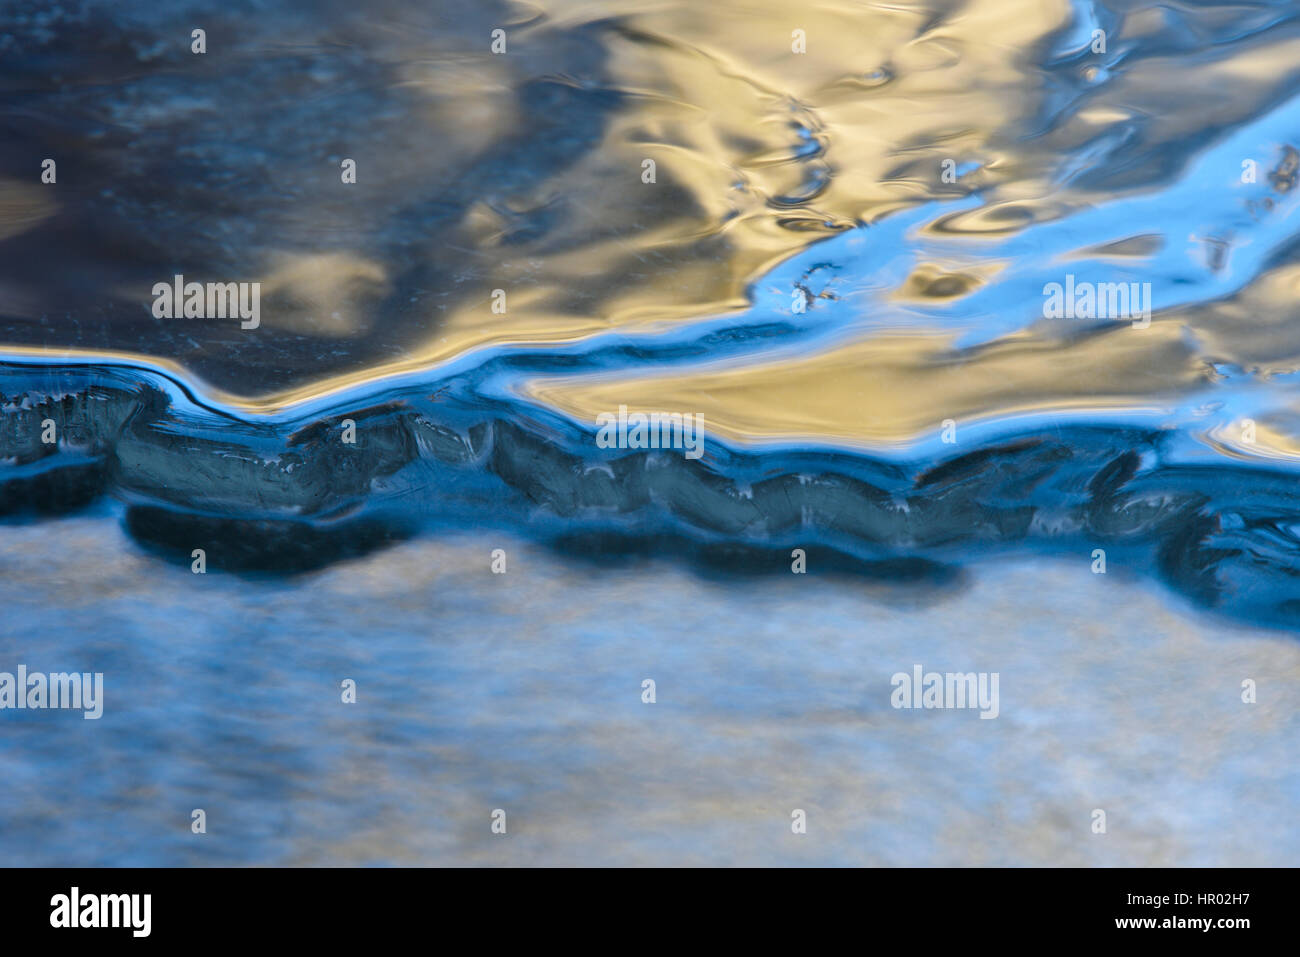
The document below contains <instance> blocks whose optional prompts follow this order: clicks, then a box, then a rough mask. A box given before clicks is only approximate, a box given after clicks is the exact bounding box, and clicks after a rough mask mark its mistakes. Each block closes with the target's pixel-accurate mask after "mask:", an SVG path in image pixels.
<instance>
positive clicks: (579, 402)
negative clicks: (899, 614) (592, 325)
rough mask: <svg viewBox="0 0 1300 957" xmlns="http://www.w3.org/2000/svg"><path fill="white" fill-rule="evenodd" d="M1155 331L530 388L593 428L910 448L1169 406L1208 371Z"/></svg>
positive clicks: (901, 341) (906, 348)
mask: <svg viewBox="0 0 1300 957" xmlns="http://www.w3.org/2000/svg"><path fill="white" fill-rule="evenodd" d="M1144 333H1147V334H1143V335H1135V334H1134V330H1130V329H1129V328H1127V327H1125V328H1116V329H1114V330H1108V331H1106V332H1104V333H1101V334H1095V335H1088V336H1084V337H1080V338H1077V339H1075V340H1073V341H1051V340H1046V339H1041V338H1036V337H1033V336H1030V335H1025V334H1018V335H1013V336H1008V337H1006V338H1004V339H1002V340H1001V341H998V342H995V343H992V344H990V345H988V346H986V347H984V348H981V349H977V350H973V351H971V352H969V353H963V352H961V351H958V350H954V349H953V348H952V342H951V340H950V339H949V338H948V337H946V336H942V335H938V334H934V335H913V334H887V335H880V336H875V337H873V338H871V339H867V340H864V341H859V342H855V343H853V344H851V345H847V346H842V347H840V348H838V349H835V350H833V351H829V352H824V353H821V354H818V355H814V356H808V357H799V358H796V359H791V360H788V361H786V362H780V363H773V364H770V365H763V366H749V367H742V368H736V369H727V370H720V371H714V372H705V373H699V374H696V375H687V376H675V377H664V378H652V379H635V380H628V379H615V380H609V381H598V382H589V381H584V380H580V379H576V378H568V379H563V378H561V379H547V380H537V381H535V382H533V383H532V384H531V386H530V389H529V392H530V394H531V395H532V397H534V398H536V399H538V400H540V401H543V402H546V403H549V404H551V405H553V406H555V407H557V408H559V409H561V410H563V411H564V412H566V413H568V414H570V415H572V416H573V417H575V418H577V419H580V420H583V421H588V422H594V421H595V418H596V416H597V415H598V414H599V413H601V412H605V411H609V410H611V409H617V408H618V406H619V404H620V403H623V404H626V405H627V406H628V407H629V408H630V409H646V410H655V409H664V410H674V409H675V410H690V411H694V412H700V413H703V415H704V418H705V421H706V422H707V423H708V430H709V431H710V432H711V433H716V434H719V435H723V436H726V437H727V438H729V439H732V440H737V441H741V442H754V441H758V440H776V439H785V440H790V439H797V438H801V437H802V438H813V439H815V440H822V441H829V442H835V443H852V444H866V445H871V446H901V445H906V444H908V443H909V441H910V440H912V439H914V438H916V437H918V436H922V435H926V434H930V433H934V432H937V431H938V430H939V429H940V426H941V419H942V418H952V419H954V420H960V421H963V422H971V421H975V420H978V419H981V418H984V417H987V416H992V415H1019V414H1024V413H1029V412H1053V411H1055V412H1068V411H1070V410H1078V409H1114V410H1121V409H1127V410H1132V411H1138V410H1149V409H1151V408H1152V407H1155V408H1157V409H1158V408H1160V407H1161V404H1162V402H1163V403H1165V404H1169V403H1171V401H1172V400H1173V399H1175V398H1176V397H1177V396H1179V395H1180V394H1184V393H1187V392H1190V391H1191V390H1193V389H1195V388H1197V387H1199V386H1201V385H1203V384H1205V382H1206V381H1207V378H1208V377H1207V370H1206V369H1205V367H1204V366H1203V364H1202V363H1200V362H1199V361H1198V360H1197V359H1196V358H1195V357H1194V356H1193V355H1192V354H1191V353H1190V351H1189V350H1188V348H1187V345H1186V343H1185V342H1184V340H1183V339H1182V336H1181V335H1180V331H1179V329H1178V327H1177V326H1176V325H1175V324H1173V323H1161V324H1159V325H1152V327H1151V328H1150V329H1148V330H1144ZM940 412H942V415H939V413H940ZM936 415H939V417H936Z"/></svg>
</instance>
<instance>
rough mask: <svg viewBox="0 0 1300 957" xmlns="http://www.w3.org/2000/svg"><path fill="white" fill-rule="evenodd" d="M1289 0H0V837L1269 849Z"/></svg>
mask: <svg viewBox="0 0 1300 957" xmlns="http://www.w3.org/2000/svg"><path fill="white" fill-rule="evenodd" d="M1296 13H1297V11H1296V10H1295V9H1294V5H1293V4H1284V3H1253V4H1227V5H1223V6H1219V7H1213V8H1209V7H1202V6H1199V5H1195V4H1187V5H1169V4H1164V5H1143V4H1141V3H1115V4H1092V3H1087V4H1084V3H1076V4H1069V3H1065V2H1060V3H1042V2H1038V0H1035V2H1033V3H1028V2H1027V3H1023V4H1022V3H1017V2H1010V0H997V2H995V0H987V2H974V3H968V4H948V3H929V4H918V5H914V6H908V5H897V6H894V7H890V8H888V9H884V8H879V9H878V8H874V7H871V8H866V7H860V6H858V5H844V6H838V5H830V6H826V7H823V8H818V9H817V10H815V11H797V12H793V11H790V10H787V9H786V8H785V7H784V6H783V5H781V4H757V5H755V4H749V5H747V6H745V7H743V8H740V7H736V8H732V7H731V6H730V5H728V4H719V5H717V6H716V7H714V6H710V7H708V8H706V9H700V10H697V9H694V8H693V7H692V6H690V5H688V4H668V5H663V6H658V7H654V8H652V9H651V8H646V9H641V8H638V7H637V6H635V5H624V4H618V3H577V2H556V3H543V4H540V5H537V6H535V7H528V8H524V7H515V6H510V5H499V4H495V3H474V4H468V3H466V4H456V3H429V4H409V3H407V4H399V3H388V2H383V3H379V4H378V5H370V6H368V7H367V8H366V9H365V10H354V9H352V8H351V7H350V5H348V4H345V3H342V2H339V3H326V4H311V5H303V4H297V3H288V2H265V3H263V2H248V3H236V4H233V5H224V6H221V7H216V6H209V5H205V4H201V3H181V4H173V5H169V7H168V9H167V10H166V11H161V12H160V11H157V10H155V9H153V8H152V7H151V5H147V4H134V3H100V2H94V0H87V2H83V3H76V4H73V3H69V4H49V3H45V4H25V3H15V4H11V5H9V7H7V8H6V10H5V11H4V12H2V13H0V54H3V63H4V70H3V73H0V122H3V126H4V130H5V136H4V137H3V138H0V248H3V251H4V253H5V255H4V256H0V514H3V516H4V525H3V527H2V528H0V569H3V582H2V584H0V600H3V602H4V607H5V608H6V609H8V610H9V614H8V615H6V621H5V623H4V624H3V626H0V671H4V670H6V669H9V670H12V668H13V667H16V665H17V664H19V663H23V664H26V665H27V666H28V667H29V668H30V669H33V670H46V671H60V670H77V671H102V672H103V673H104V675H105V685H106V689H107V691H106V702H107V703H106V711H105V716H104V718H102V719H101V720H99V721H83V720H82V719H81V717H80V715H78V714H67V713H58V712H52V711H9V710H6V711H3V712H0V721H3V727H0V757H2V759H3V762H4V767H5V768H6V774H7V778H8V780H9V781H10V782H12V787H11V788H10V789H8V791H7V796H5V797H0V854H3V856H4V860H5V861H6V862H7V863H88V864H97V865H116V864H132V863H164V864H181V863H204V862H207V863H231V864H252V863H267V864H278V863H295V862H299V863H493V864H496V863H519V864H548V863H580V862H590V863H609V864H621V863H656V864H659V863H796V862H798V863H878V864H908V863H922V864H943V863H956V864H970V863H997V864H1021V863H1068V862H1074V863H1085V864H1111V863H1128V864H1156V863H1189V864H1223V863H1251V864H1256V863H1268V864H1271V863H1282V862H1285V861H1287V860H1288V859H1289V858H1290V857H1293V856H1294V854H1293V852H1294V850H1295V848H1296V846H1297V838H1298V837H1300V835H1297V834H1296V832H1295V829H1294V828H1290V829H1288V828H1286V827H1283V828H1282V830H1281V831H1280V832H1277V831H1269V832H1267V833H1266V832H1265V830H1264V827H1265V823H1264V822H1266V821H1277V820H1290V819H1291V818H1293V817H1294V815H1292V814H1291V813H1290V811H1291V809H1292V808H1293V807H1294V803H1295V798H1296V796H1297V793H1298V792H1297V782H1296V780H1295V775H1294V773H1293V771H1292V770H1291V769H1292V768H1293V767H1294V766H1295V761H1294V758H1295V756H1296V755H1295V750H1294V745H1293V743H1292V742H1294V741H1295V740H1296V736H1295V734H1294V732H1295V731H1296V730H1297V729H1296V728H1295V726H1294V725H1295V717H1294V716H1295V714H1296V705H1297V704H1298V703H1300V700H1298V699H1297V685H1296V677H1297V675H1298V672H1297V667H1298V666H1300V661H1298V660H1297V657H1296V656H1297V651H1296V646H1295V644H1294V638H1293V635H1292V632H1293V631H1294V630H1295V628H1296V625H1297V622H1298V621H1300V618H1297V615H1298V614H1300V585H1298V584H1297V583H1298V582H1300V537H1298V536H1300V498H1298V497H1297V495H1296V492H1295V491H1294V489H1295V487H1296V483H1295V477H1296V472H1297V464H1298V463H1300V458H1298V457H1297V456H1298V454H1300V444H1298V443H1297V441H1296V438H1295V437H1296V435H1297V434H1298V431H1297V430H1298V429H1300V415H1298V414H1297V409H1296V407H1295V392H1294V388H1293V385H1294V381H1295V380H1294V376H1295V372H1296V369H1297V367H1298V366H1297V362H1298V361H1300V338H1297V337H1296V335H1295V332H1294V330H1295V329H1296V328H1297V327H1296V324H1295V323H1294V321H1293V313H1294V293H1293V290H1294V289H1295V288H1297V286H1296V284H1297V282H1298V281H1300V273H1297V259H1296V245H1295V243H1294V231H1295V223H1296V205H1297V193H1296V191H1295V189H1294V186H1295V182H1296V178H1297V175H1300V152H1297V145H1296V144H1298V143H1300V109H1298V108H1297V100H1296V96H1295V91H1296V89H1297V87H1296V82H1295V81H1296V78H1297V77H1296V70H1297V68H1296V67H1295V66H1294V65H1293V64H1294V63H1295V62H1297V61H1296V58H1295V56H1294V53H1293V49H1294V47H1295V44H1296V43H1297V42H1300V21H1297V16H1296ZM196 28H202V29H203V30H204V31H205V34H204V36H205V42H206V48H205V49H204V51H203V52H195V50H194V48H193V47H192V46H191V44H192V42H193V40H192V31H193V30H194V29H196ZM495 29H504V30H505V34H506V38H507V41H508V43H507V47H506V49H505V50H503V51H501V52H500V53H494V52H493V51H492V49H491V43H492V40H491V35H492V31H493V30H495ZM792 31H803V32H804V33H805V35H806V40H807V49H806V52H796V51H795V50H794V49H793V47H792V40H791V37H792ZM1095 31H1103V33H1104V37H1103V38H1102V39H1104V44H1103V43H1100V42H1099V40H1098V34H1097V33H1096V32H1095ZM1103 47H1104V48H1103ZM46 158H49V159H53V160H55V161H56V163H57V171H58V172H57V179H56V180H55V181H53V182H49V181H45V182H43V181H42V179H41V171H42V160H44V159H46ZM345 159H353V160H355V162H356V171H357V179H356V182H354V183H349V182H347V180H346V179H345V178H343V177H342V176H341V175H340V170H341V168H342V167H343V165H344V160H345ZM651 160H653V162H654V163H655V167H654V169H655V176H654V177H653V179H652V180H650V181H647V179H646V173H645V170H646V167H645V165H644V164H645V163H646V162H648V161H651ZM177 274H184V275H185V276H186V278H187V279H190V280H195V281H199V282H222V283H225V282H244V281H255V282H259V283H260V288H261V294H262V299H261V315H260V323H259V324H258V326H257V328H255V329H243V328H241V327H240V323H239V322H238V321H237V320H232V319H227V318H216V317H211V318H198V317H191V318H184V317H177V318H159V317H158V316H157V313H156V311H155V310H154V308H153V306H154V303H153V296H154V294H153V292H152V289H153V286H154V284H155V283H156V282H159V281H163V282H165V283H167V282H170V281H171V279H172V277H173V276H175V275H177ZM1067 283H1068V284H1069V288H1071V289H1073V288H1075V287H1076V285H1078V286H1087V287H1100V288H1101V289H1102V290H1105V289H1107V288H1114V287H1113V285H1112V284H1125V288H1126V289H1127V288H1133V289H1139V290H1141V291H1142V297H1143V298H1142V300H1141V301H1143V302H1145V304H1146V306H1149V311H1143V310H1138V314H1136V315H1129V314H1122V315H1108V314H1104V311H1102V312H1100V313H1099V312H1096V311H1094V312H1093V313H1092V314H1089V315H1085V316H1081V317H1071V318H1065V317H1058V316H1056V315H1055V314H1053V313H1052V312H1051V310H1050V309H1049V307H1048V305H1047V300H1048V290H1049V289H1050V288H1051V287H1052V286H1053V284H1060V285H1062V286H1065V285H1066V284H1067ZM1130 284H1135V285H1133V286H1130ZM498 293H500V294H501V295H500V296H498ZM1102 295H1103V298H1104V297H1105V292H1103V294H1102ZM498 303H499V304H500V308H497V304H498ZM507 303H508V305H507ZM1071 311H1072V312H1073V311H1074V310H1071ZM619 406H627V407H629V408H631V409H632V410H633V411H637V410H640V411H644V412H650V411H661V412H665V413H674V412H675V413H679V414H687V415H699V416H702V417H703V422H704V423H705V425H704V433H703V434H704V447H703V455H702V456H701V457H700V458H698V459H696V458H691V457H689V456H686V455H684V454H683V450H682V449H681V448H669V449H638V448H635V447H633V448H628V447H622V448H606V447H602V445H601V443H600V442H599V441H598V434H599V422H600V421H601V420H600V418H599V417H600V416H601V415H603V414H612V413H613V412H614V411H615V410H617V409H618V408H619ZM51 428H52V430H53V432H52V433H51V432H50V429H51ZM47 437H49V438H50V440H47ZM196 550H199V551H200V552H201V554H202V556H203V557H202V565H203V567H202V569H201V571H202V574H197V573H196V571H197V570H198V569H196V567H195V556H196V554H198V553H199V552H196ZM796 553H798V554H800V555H802V556H803V559H804V560H806V567H807V574H806V575H796V574H793V573H792V569H793V563H794V559H795V555H796ZM1099 555H1100V556H1101V559H1100V562H1101V564H1100V565H1099V558H1098V556H1099ZM503 562H504V564H503ZM918 662H919V663H923V664H926V665H927V666H929V665H931V664H932V665H933V666H934V667H936V668H939V669H940V670H957V671H966V670H971V669H974V670H984V671H992V672H999V673H1001V674H1002V675H1003V684H1002V687H1003V688H1004V689H1005V691H1004V694H1005V700H1004V703H1003V707H1002V711H1001V714H1000V716H999V719H998V720H996V721H980V720H978V719H975V716H974V715H973V714H945V713H939V714H930V713H925V714H920V715H915V714H908V713H907V712H898V711H895V710H894V709H891V708H889V707H888V705H887V703H888V701H889V676H890V675H891V674H893V673H895V672H897V671H900V670H902V671H906V670H909V669H910V668H911V667H912V665H913V664H914V663H918ZM651 673H653V674H651ZM655 675H657V676H659V677H657V678H656V680H657V681H658V682H659V684H660V686H661V687H665V688H666V691H665V693H664V695H663V698H662V699H661V700H660V701H659V702H656V703H654V704H653V705H651V704H646V703H644V702H643V701H642V700H641V697H640V695H641V682H642V681H643V680H644V679H645V678H646V677H654V676H655ZM345 678H351V679H352V680H355V681H357V683H358V688H359V692H358V700H357V702H356V703H355V704H345V703H344V702H343V701H342V700H341V695H340V682H342V681H343V680H344V679H345ZM1247 679H1249V680H1250V681H1253V682H1255V683H1256V685H1257V686H1258V688H1259V695H1258V699H1257V700H1256V701H1255V702H1253V703H1248V702H1246V701H1243V700H1242V682H1243V681H1244V680H1247ZM967 718H970V719H974V720H965V719H967ZM809 806H811V807H812V808H813V809H814V810H813V811H812V812H811V815H810V816H811V818H812V819H813V820H814V821H816V822H817V826H816V827H814V828H812V829H811V830H810V832H809V834H807V835H802V836H801V837H802V838H806V840H802V841H800V840H799V838H796V836H795V835H792V834H791V833H790V828H789V823H788V822H789V820H790V811H791V809H793V808H804V809H805V810H807V809H808V807H809ZM1097 807H1105V808H1109V811H1108V813H1110V815H1111V818H1112V820H1113V821H1115V822H1116V825H1115V828H1114V829H1113V830H1112V832H1111V833H1109V834H1107V835H1104V836H1103V835H1095V834H1093V833H1092V832H1091V831H1090V830H1089V820H1090V819H1089V814H1090V812H1091V811H1092V810H1093V809H1094V808H1097ZM195 808H204V809H205V810H206V812H207V814H208V818H209V820H210V821H211V822H212V824H211V827H210V830H209V832H208V833H206V834H195V833H193V832H192V831H191V828H190V820H191V813H192V811H193V810H194V809H195ZM496 808H504V809H506V810H507V812H508V814H509V815H510V816H511V820H512V824H511V827H510V830H509V833H508V834H507V835H497V834H494V833H492V831H491V830H490V827H489V824H490V820H489V816H490V813H491V812H492V811H493V810H494V809H496ZM792 842H793V843H792Z"/></svg>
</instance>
